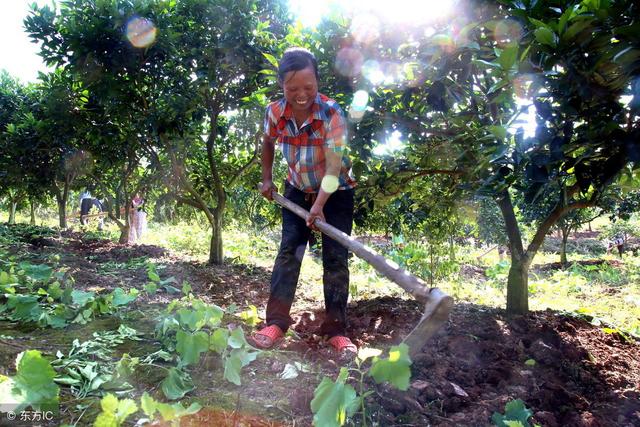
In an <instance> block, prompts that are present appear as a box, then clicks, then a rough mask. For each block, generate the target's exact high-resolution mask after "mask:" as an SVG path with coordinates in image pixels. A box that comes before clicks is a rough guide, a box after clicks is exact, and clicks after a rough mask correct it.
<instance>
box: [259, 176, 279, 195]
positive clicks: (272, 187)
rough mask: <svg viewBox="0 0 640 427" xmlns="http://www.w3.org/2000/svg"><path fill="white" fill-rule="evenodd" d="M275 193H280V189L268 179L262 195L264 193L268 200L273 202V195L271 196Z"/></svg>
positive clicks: (261, 189) (263, 182) (262, 188)
mask: <svg viewBox="0 0 640 427" xmlns="http://www.w3.org/2000/svg"><path fill="white" fill-rule="evenodd" d="M273 191H276V192H277V191H278V188H277V187H276V186H275V185H274V184H273V181H271V180H268V179H265V180H263V181H262V187H261V188H260V193H262V195H263V196H264V197H266V198H267V200H273V195H272V194H271V193H272V192H273Z"/></svg>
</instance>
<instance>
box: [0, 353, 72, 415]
mask: <svg viewBox="0 0 640 427" xmlns="http://www.w3.org/2000/svg"><path fill="white" fill-rule="evenodd" d="M16 369H17V373H16V376H15V377H13V378H12V379H11V380H12V383H13V387H12V389H11V395H13V397H14V399H15V402H16V403H18V404H19V409H20V410H22V409H24V408H26V407H27V406H31V407H32V408H34V409H35V410H45V411H56V410H57V409H58V393H59V390H60V388H59V387H58V386H57V385H56V383H55V382H54V381H53V379H54V378H55V376H56V373H55V371H54V370H53V368H52V367H51V364H50V363H49V361H48V360H46V359H45V358H44V357H42V354H41V353H40V352H39V351H38V350H27V351H23V352H22V353H20V354H19V355H18V357H17V358H16ZM0 389H1V388H0ZM4 393H5V390H2V391H1V392H0V394H2V398H3V399H4V398H5V397H9V396H5V394H4Z"/></svg>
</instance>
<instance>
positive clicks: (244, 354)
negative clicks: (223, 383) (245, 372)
mask: <svg viewBox="0 0 640 427" xmlns="http://www.w3.org/2000/svg"><path fill="white" fill-rule="evenodd" d="M257 356H258V352H255V351H254V352H248V351H247V350H245V349H243V348H237V349H234V350H232V351H231V353H230V354H229V356H227V357H226V358H225V360H224V378H225V379H226V380H227V381H229V382H232V383H234V384H235V385H241V381H240V371H241V370H242V368H243V367H244V366H247V365H248V364H249V363H251V362H253V361H254V360H255V359H256V357H257Z"/></svg>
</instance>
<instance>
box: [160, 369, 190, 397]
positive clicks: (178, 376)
mask: <svg viewBox="0 0 640 427" xmlns="http://www.w3.org/2000/svg"><path fill="white" fill-rule="evenodd" d="M161 386H162V392H163V393H164V395H165V396H167V399H170V400H176V399H181V398H183V397H184V395H185V394H187V393H189V392H190V391H191V390H193V389H194V385H193V381H192V380H191V377H190V376H189V374H187V373H186V372H183V371H181V370H179V369H177V368H170V369H169V373H168V374H167V377H166V378H165V379H164V380H163V381H162V384H161Z"/></svg>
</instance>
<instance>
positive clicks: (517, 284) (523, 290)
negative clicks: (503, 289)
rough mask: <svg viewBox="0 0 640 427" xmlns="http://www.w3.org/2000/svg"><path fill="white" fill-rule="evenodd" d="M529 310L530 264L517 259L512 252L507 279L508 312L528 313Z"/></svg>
mask: <svg viewBox="0 0 640 427" xmlns="http://www.w3.org/2000/svg"><path fill="white" fill-rule="evenodd" d="M528 311H529V264H528V263H525V262H521V261H516V259H515V257H514V254H513V252H512V254H511V268H509V277H508V279H507V313H509V314H526V313H527V312H528Z"/></svg>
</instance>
